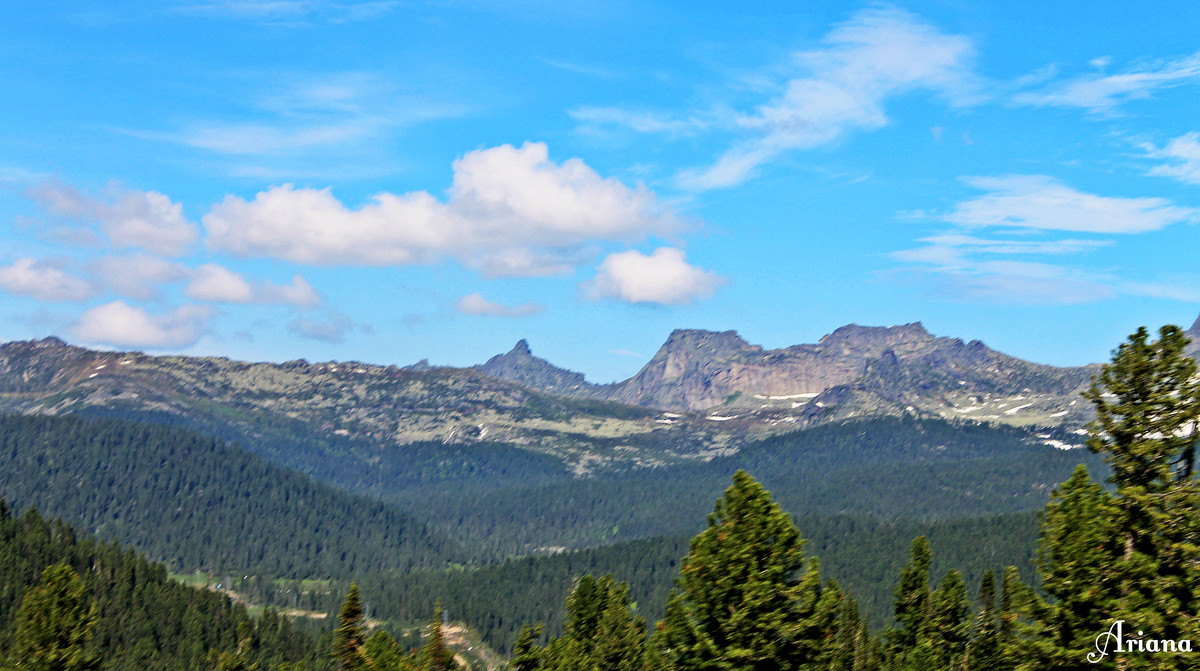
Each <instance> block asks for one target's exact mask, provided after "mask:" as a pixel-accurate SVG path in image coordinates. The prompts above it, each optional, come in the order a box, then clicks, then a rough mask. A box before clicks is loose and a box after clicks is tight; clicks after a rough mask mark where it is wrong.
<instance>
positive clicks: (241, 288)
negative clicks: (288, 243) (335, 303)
mask: <svg viewBox="0 0 1200 671" xmlns="http://www.w3.org/2000/svg"><path fill="white" fill-rule="evenodd" d="M191 277H192V281H191V282H190V283H189V284H188V285H187V287H185V288H184V290H183V293H184V295H186V296H187V297H188V298H190V299H192V300H196V301H206V302H210V303H258V304H263V303H278V304H283V305H297V306H303V307H313V306H316V305H319V304H320V303H321V297H320V296H319V295H317V292H316V290H315V289H313V287H312V285H311V284H309V283H308V281H307V280H305V279H304V277H303V276H301V275H299V274H297V275H296V276H294V277H293V278H292V283H291V284H285V285H278V284H268V283H261V282H256V283H251V282H249V281H247V280H246V278H244V277H242V276H241V275H240V274H238V273H236V272H234V271H232V270H229V269H228V268H226V267H224V266H221V265H219V264H216V263H206V264H204V265H201V266H200V267H198V268H196V269H195V271H193V272H192V275H191Z"/></svg>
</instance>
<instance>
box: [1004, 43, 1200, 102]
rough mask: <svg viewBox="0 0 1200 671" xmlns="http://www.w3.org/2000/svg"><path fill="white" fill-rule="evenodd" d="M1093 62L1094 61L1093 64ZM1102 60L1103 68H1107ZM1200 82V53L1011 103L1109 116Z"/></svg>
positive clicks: (1059, 85) (1087, 78)
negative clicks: (1159, 91) (1163, 92)
mask: <svg viewBox="0 0 1200 671" xmlns="http://www.w3.org/2000/svg"><path fill="white" fill-rule="evenodd" d="M1093 63H1094V62H1093ZM1107 65H1108V61H1107V60H1106V61H1103V63H1102V66H1107ZM1197 81H1200V53H1196V54H1192V55H1191V56H1187V57H1186V58H1181V59H1178V60H1174V61H1169V62H1165V63H1164V62H1159V63H1152V64H1146V65H1142V66H1139V67H1134V68H1130V69H1128V70H1125V71H1124V72H1121V73H1118V74H1112V75H1107V74H1104V73H1103V72H1093V73H1088V74H1085V75H1081V76H1079V77H1075V78H1074V79H1069V80H1067V81H1062V82H1055V83H1053V84H1050V85H1048V86H1045V87H1043V88H1042V89H1041V90H1039V91H1026V92H1023V93H1019V94H1017V95H1016V96H1014V97H1013V100H1014V102H1016V103H1018V104H1022V105H1033V106H1038V107H1047V106H1053V107H1080V108H1084V109H1087V110H1089V111H1091V112H1093V113H1101V114H1112V113H1114V112H1115V111H1116V108H1117V107H1119V106H1120V105H1122V104H1124V103H1126V102H1128V101H1130V100H1137V99H1140V98H1147V97H1149V96H1150V94H1152V93H1153V92H1154V91H1155V90H1157V89H1162V88H1168V87H1172V86H1179V85H1182V84H1188V83H1194V82H1197Z"/></svg>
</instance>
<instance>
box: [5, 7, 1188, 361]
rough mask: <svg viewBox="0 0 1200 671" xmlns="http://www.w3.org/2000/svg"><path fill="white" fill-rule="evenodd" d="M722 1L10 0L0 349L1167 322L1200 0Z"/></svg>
mask: <svg viewBox="0 0 1200 671" xmlns="http://www.w3.org/2000/svg"><path fill="white" fill-rule="evenodd" d="M751 4H753V7H750V8H744V7H737V8H736V9H734V8H733V6H732V5H730V4H729V3H717V2H694V1H693V2H678V3H669V2H638V3H633V2H586V3H584V2H573V1H571V0H566V1H558V2H547V1H543V0H526V1H519V0H518V1H510V2H503V3H501V2H490V1H489V0H460V1H455V0H447V1H441V2H392V1H388V0H371V1H362V2H356V1H352V0H343V1H340V2H327V1H325V0H165V1H162V2H112V3H84V2H56V1H53V0H51V1H48V2H41V3H21V6H20V7H19V8H18V7H16V6H15V5H14V6H10V7H8V8H6V9H5V10H2V11H3V14H4V16H3V20H2V21H0V85H2V86H3V89H4V90H5V95H4V99H5V102H4V103H2V104H0V235H2V236H3V239H4V244H3V247H0V250H2V251H0V314H2V315H3V321H0V325H2V326H0V329H2V330H0V339H3V340H14V339H25V338H34V337H43V336H46V335H50V334H57V335H59V336H60V337H63V338H65V339H67V340H69V341H71V342H74V343H78V344H82V345H88V346H94V347H105V348H119V349H140V350H144V351H148V352H184V353H190V354H217V355H224V356H229V357H232V358H237V359H250V360H286V359H293V358H306V359H308V360H310V361H319V360H331V359H337V360H351V359H353V360H361V361H369V362H375V363H397V364H405V363H410V362H413V361H415V360H417V359H420V358H426V357H427V358H429V359H430V360H431V361H432V362H433V363H435V364H445V365H468V364H472V363H477V362H481V361H483V360H485V359H486V358H487V357H488V356H491V355H492V354H496V353H499V352H502V351H506V350H507V349H509V348H510V347H511V346H512V344H513V343H514V342H515V341H516V340H517V339H518V338H527V339H529V341H530V344H531V346H532V347H533V350H534V353H535V354H537V355H540V356H543V357H546V358H548V359H549V360H551V361H552V362H554V363H556V364H558V365H561V366H564V367H568V368H572V369H575V370H580V371H582V372H585V373H587V375H588V377H589V378H590V379H592V380H595V381H608V380H612V379H621V378H624V377H627V376H629V375H631V374H632V373H634V372H636V370H637V369H638V368H639V367H640V366H641V365H642V364H643V363H644V362H645V360H646V359H647V358H649V357H650V356H651V355H652V354H653V353H654V351H655V350H656V349H657V348H658V346H659V345H660V344H661V343H662V341H663V340H664V339H665V338H666V336H667V335H668V334H669V332H670V331H671V330H672V329H674V328H707V329H716V330H724V329H736V330H738V331H739V332H740V333H741V334H742V335H743V336H744V337H746V338H747V339H748V340H750V341H751V342H753V343H757V344H762V345H764V346H767V347H782V346H786V345H790V344H795V343H800V342H814V341H816V340H817V339H818V338H820V337H821V335H823V334H825V333H828V332H829V331H831V330H833V329H834V328H836V327H838V326H840V325H843V324H847V323H859V324H869V325H892V324H900V323H907V322H912V321H923V322H924V323H925V325H926V327H927V328H928V329H929V330H930V331H932V332H934V333H936V334H938V335H949V336H956V337H962V338H964V339H973V338H978V339H981V340H983V341H984V342H986V343H988V344H989V345H991V346H993V347H995V348H997V349H1000V350H1001V351H1004V352H1007V353H1010V354H1014V355H1017V356H1021V357H1024V358H1028V359H1033V360H1037V361H1042V362H1047V363H1053V364H1059V365H1075V364H1082V363H1087V362H1092V361H1100V360H1104V359H1106V358H1107V357H1108V354H1109V352H1110V350H1111V349H1112V348H1113V347H1115V345H1116V344H1117V343H1118V342H1120V341H1121V339H1122V338H1123V337H1124V336H1125V335H1126V334H1128V333H1129V332H1131V331H1132V330H1133V329H1135V328H1136V327H1137V326H1139V325H1142V324H1146V325H1150V326H1158V325H1161V324H1164V323H1177V324H1181V325H1183V326H1185V327H1186V326H1188V325H1190V324H1191V322H1192V321H1193V320H1194V319H1195V318H1196V317H1197V315H1198V314H1200V254H1198V252H1200V226H1198V225H1197V224H1198V223H1200V135H1198V134H1200V35H1198V34H1197V32H1196V30H1195V26H1196V25H1200V5H1196V4H1195V3H1185V2H1171V3H1159V4H1157V5H1155V7H1154V8H1153V9H1145V8H1141V7H1137V6H1135V5H1134V3H1127V2H1119V3H1118V2H1087V3H1083V2H1058V3H1046V2H969V3H967V2H958V1H952V0H944V1H937V2H933V1H930V2H911V3H903V4H872V3H864V4H849V3H841V2H837V3H834V2H806V3H795V2H788V3H776V2H762V3H751Z"/></svg>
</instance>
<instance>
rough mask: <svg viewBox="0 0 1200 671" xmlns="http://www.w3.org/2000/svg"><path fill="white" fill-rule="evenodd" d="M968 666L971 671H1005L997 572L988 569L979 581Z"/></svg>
mask: <svg viewBox="0 0 1200 671" xmlns="http://www.w3.org/2000/svg"><path fill="white" fill-rule="evenodd" d="M967 668H968V669H970V671H1004V669H1006V668H1009V667H1006V666H1005V665H1004V661H1003V657H1001V655H1000V622H999V619H998V617H997V614H996V574H995V573H994V572H993V571H990V570H989V571H988V572H987V573H984V574H983V579H982V580H981V581H980V583H979V613H978V614H977V615H976V616H975V625H974V628H973V630H972V632H971V646H970V654H969V657H968V663H967Z"/></svg>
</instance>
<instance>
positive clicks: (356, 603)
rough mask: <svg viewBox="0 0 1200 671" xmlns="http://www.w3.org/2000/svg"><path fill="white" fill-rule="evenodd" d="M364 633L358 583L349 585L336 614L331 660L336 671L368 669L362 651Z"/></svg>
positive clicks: (361, 670) (364, 627)
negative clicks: (336, 621) (334, 662)
mask: <svg viewBox="0 0 1200 671" xmlns="http://www.w3.org/2000/svg"><path fill="white" fill-rule="evenodd" d="M366 632H367V624H366V621H365V620H364V619H363V605H362V598H361V597H360V596H359V594H358V583H351V584H350V591H349V592H347V593H346V600H345V601H343V602H342V608H341V610H340V611H339V612H338V628H337V629H335V630H334V632H333V658H334V659H335V660H337V663H338V671H365V670H366V669H368V668H370V665H369V664H368V663H367V656H366V653H365V652H364V651H363V643H364V641H365V640H366V635H367V634H366Z"/></svg>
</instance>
